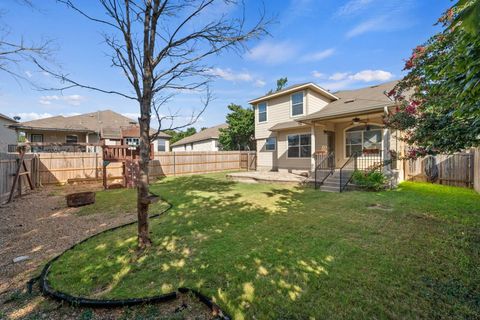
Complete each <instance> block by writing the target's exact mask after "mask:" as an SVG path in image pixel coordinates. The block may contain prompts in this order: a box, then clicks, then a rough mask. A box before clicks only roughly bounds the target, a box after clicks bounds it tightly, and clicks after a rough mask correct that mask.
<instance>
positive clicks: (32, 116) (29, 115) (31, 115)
mask: <svg viewBox="0 0 480 320" xmlns="http://www.w3.org/2000/svg"><path fill="white" fill-rule="evenodd" d="M60 115H63V116H64V117H70V116H76V115H79V113H77V112H72V113H68V114H60ZM9 116H10V117H12V118H13V117H14V116H19V117H20V121H22V122H24V121H30V120H38V119H43V118H50V117H53V116H58V115H53V114H51V113H47V112H44V113H38V112H20V113H10V115H9Z"/></svg>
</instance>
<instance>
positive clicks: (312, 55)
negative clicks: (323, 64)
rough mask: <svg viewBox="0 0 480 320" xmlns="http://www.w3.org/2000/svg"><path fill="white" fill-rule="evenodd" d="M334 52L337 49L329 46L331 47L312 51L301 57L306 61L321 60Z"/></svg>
mask: <svg viewBox="0 0 480 320" xmlns="http://www.w3.org/2000/svg"><path fill="white" fill-rule="evenodd" d="M334 53H335V49H334V48H329V49H325V50H322V51H317V52H313V53H310V54H306V55H304V56H303V57H302V58H301V60H302V61H304V62H310V61H320V60H323V59H326V58H328V57H330V56H331V55H333V54H334Z"/></svg>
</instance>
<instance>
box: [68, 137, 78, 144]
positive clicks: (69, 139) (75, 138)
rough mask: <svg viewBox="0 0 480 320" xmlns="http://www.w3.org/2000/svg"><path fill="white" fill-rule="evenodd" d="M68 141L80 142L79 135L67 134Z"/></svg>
mask: <svg viewBox="0 0 480 320" xmlns="http://www.w3.org/2000/svg"><path fill="white" fill-rule="evenodd" d="M66 142H67V143H78V136H75V135H67V137H66Z"/></svg>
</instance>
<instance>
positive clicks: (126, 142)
mask: <svg viewBox="0 0 480 320" xmlns="http://www.w3.org/2000/svg"><path fill="white" fill-rule="evenodd" d="M128 139H137V140H138V144H137V146H140V138H135V137H127V138H125V144H126V145H130V144H128V142H127V140H128Z"/></svg>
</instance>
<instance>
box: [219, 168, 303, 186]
mask: <svg viewBox="0 0 480 320" xmlns="http://www.w3.org/2000/svg"><path fill="white" fill-rule="evenodd" d="M227 178H228V179H231V180H233V181H239V182H246V183H294V184H302V183H305V182H306V181H307V179H308V178H307V177H305V176H301V175H299V174H294V173H289V172H275V171H246V172H235V173H229V174H227Z"/></svg>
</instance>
